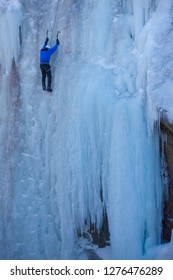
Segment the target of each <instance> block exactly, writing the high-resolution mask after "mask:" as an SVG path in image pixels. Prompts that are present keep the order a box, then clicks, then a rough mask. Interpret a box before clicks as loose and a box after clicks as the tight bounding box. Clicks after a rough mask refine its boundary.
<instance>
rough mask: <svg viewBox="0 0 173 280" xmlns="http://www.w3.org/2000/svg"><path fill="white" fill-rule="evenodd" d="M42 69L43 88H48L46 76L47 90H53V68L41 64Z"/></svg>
mask: <svg viewBox="0 0 173 280" xmlns="http://www.w3.org/2000/svg"><path fill="white" fill-rule="evenodd" d="M40 69H41V73H42V87H43V88H44V87H46V76H47V78H48V84H47V88H51V82H52V73H51V66H50V65H49V64H40Z"/></svg>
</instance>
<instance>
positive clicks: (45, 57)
mask: <svg viewBox="0 0 173 280" xmlns="http://www.w3.org/2000/svg"><path fill="white" fill-rule="evenodd" d="M46 45H47V44H46V43H44V45H43V48H42V49H41V51H40V63H41V64H49V62H50V57H51V55H52V54H53V53H54V52H55V51H56V50H57V48H58V44H56V45H55V46H54V47H53V48H46Z"/></svg>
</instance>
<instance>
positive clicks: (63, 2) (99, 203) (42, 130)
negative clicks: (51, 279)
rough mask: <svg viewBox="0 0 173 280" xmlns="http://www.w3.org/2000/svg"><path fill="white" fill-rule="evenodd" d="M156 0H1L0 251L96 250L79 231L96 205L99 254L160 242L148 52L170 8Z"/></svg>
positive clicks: (90, 222) (127, 255)
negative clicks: (46, 72)
mask: <svg viewBox="0 0 173 280" xmlns="http://www.w3.org/2000/svg"><path fill="white" fill-rule="evenodd" d="M162 2H163V1H159V0H157V1H156V0H155V1H154V0H145V1H139V0H120V1H118V0H82V1H81V0H68V1H67V0H46V1H43V0H38V1H35V0H28V1H24V0H13V1H12V0H8V1H5V0H2V1H1V3H0V38H1V46H0V104H1V110H0V135H1V136H0V157H1V163H0V259H80V258H82V257H83V258H85V256H84V254H83V252H84V251H85V249H86V248H94V250H95V251H96V252H97V254H98V255H99V248H97V246H96V245H95V246H94V245H93V246H94V247H92V244H88V243H87V242H89V241H88V240H87V242H85V238H84V237H83V236H84V233H85V234H88V235H90V231H91V226H92V227H93V228H94V230H95V231H97V232H98V233H99V232H100V230H101V228H102V226H103V223H104V220H105V216H106V217H107V221H108V228H109V235H110V236H109V238H110V240H109V243H110V246H107V248H108V250H109V255H108V257H107V258H110V259H143V258H145V255H146V252H148V250H151V249H152V248H153V247H154V246H156V247H157V246H158V245H160V244H161V232H162V208H163V199H162V192H163V190H162V184H161V175H160V174H161V171H160V150H159V149H160V147H159V131H158V127H157V125H156V121H157V118H158V114H157V106H154V105H153V103H154V102H153V100H154V98H155V95H156V89H157V86H158V84H157V80H156V78H155V77H154V69H155V64H154V59H156V58H157V57H158V56H159V55H160V54H158V56H157V53H156V52H155V53H154V54H155V56H154V55H153V64H152V63H151V64H150V61H151V60H152V57H151V55H152V52H153V50H154V42H155V41H154V40H156V39H158V37H157V36H156V38H155V37H154V35H153V34H155V33H156V31H157V30H158V28H161V27H160V25H159V24H158V22H159V20H158V19H159V18H160V15H162V10H164V14H163V15H162V16H165V18H168V15H170V11H171V3H172V1H171V0H168V1H166V4H164V5H163V3H162ZM150 22H152V24H153V29H152V30H151V32H150V28H149V27H148V26H149V24H150ZM154 23H156V25H154ZM166 23H168V20H167V21H166ZM168 24H169V23H168ZM158 26H159V27H158ZM164 28H165V30H166V27H163V30H162V35H163V34H164V31H165V30H164ZM47 29H49V30H50V39H51V42H50V43H51V44H52V45H53V44H54V42H55V37H56V32H57V31H58V30H60V31H61V33H60V47H59V49H58V52H57V53H55V54H54V56H53V57H52V60H51V66H52V72H53V85H52V86H53V93H52V95H49V94H47V93H45V92H43V91H42V88H41V72H40V66H39V50H40V48H41V47H42V45H43V42H44V40H45V32H46V30H47ZM154 32H155V33H154ZM158 40H159V39H158ZM150 57H151V60H150ZM160 67H161V66H160ZM172 69H173V68H172ZM160 73H161V72H160ZM152 92H154V96H152V95H150V93H152ZM158 103H159V102H158ZM157 105H159V104H157ZM86 243H87V244H86ZM87 246H88V247H87ZM89 246H90V247H89ZM160 246H161V245H160ZM170 246H172V245H170ZM81 256H82V257H81ZM101 257H102V258H103V259H104V253H103V255H102V256H101ZM86 258H87V256H86ZM148 258H150V255H149V256H148ZM165 258H166V257H165Z"/></svg>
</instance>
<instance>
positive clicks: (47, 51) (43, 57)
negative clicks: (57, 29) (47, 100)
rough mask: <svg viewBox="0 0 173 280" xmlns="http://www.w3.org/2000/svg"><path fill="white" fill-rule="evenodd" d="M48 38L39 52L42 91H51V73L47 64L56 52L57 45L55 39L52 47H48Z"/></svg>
mask: <svg viewBox="0 0 173 280" xmlns="http://www.w3.org/2000/svg"><path fill="white" fill-rule="evenodd" d="M48 41H49V38H48V37H46V41H45V43H44V45H43V48H42V49H41V50H40V69H41V72H42V87H43V90H47V91H50V92H51V91H52V88H51V82H52V73H51V66H50V64H49V62H50V58H51V55H52V54H53V53H54V52H55V51H56V50H57V48H58V45H59V39H58V37H57V39H56V44H55V46H54V47H52V48H49V47H48ZM46 76H47V79H48V81H47V87H46Z"/></svg>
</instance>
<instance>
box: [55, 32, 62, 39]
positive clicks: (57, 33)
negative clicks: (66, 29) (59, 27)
mask: <svg viewBox="0 0 173 280" xmlns="http://www.w3.org/2000/svg"><path fill="white" fill-rule="evenodd" d="M59 33H61V32H60V31H58V32H57V34H56V39H58V35H59Z"/></svg>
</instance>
